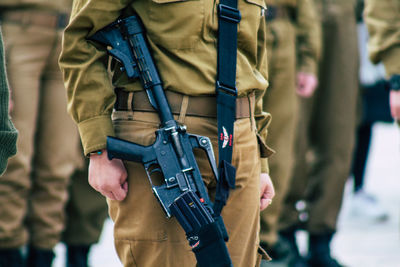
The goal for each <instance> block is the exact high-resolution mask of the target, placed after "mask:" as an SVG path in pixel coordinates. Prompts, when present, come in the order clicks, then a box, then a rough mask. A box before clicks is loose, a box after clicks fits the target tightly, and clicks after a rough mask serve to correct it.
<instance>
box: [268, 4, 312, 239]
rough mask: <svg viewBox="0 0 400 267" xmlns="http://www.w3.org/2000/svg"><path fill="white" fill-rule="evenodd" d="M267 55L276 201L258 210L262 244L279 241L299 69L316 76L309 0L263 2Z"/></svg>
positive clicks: (290, 165) (291, 156) (291, 157)
mask: <svg viewBox="0 0 400 267" xmlns="http://www.w3.org/2000/svg"><path fill="white" fill-rule="evenodd" d="M267 5H268V9H269V10H268V11H267V32H268V35H267V36H268V38H267V51H268V64H269V65H268V72H269V82H270V86H269V88H268V91H267V92H266V94H265V96H264V99H263V100H264V102H263V106H264V110H266V111H267V112H269V113H271V115H272V116H273V120H272V123H271V126H270V129H269V137H268V145H269V146H270V147H272V148H273V149H274V150H276V153H275V154H274V155H273V156H272V157H271V159H270V160H269V167H270V176H271V179H272V181H273V183H274V187H275V197H274V200H273V202H272V204H271V205H270V206H269V207H268V209H266V210H264V211H263V212H261V235H260V239H261V242H262V243H263V245H265V246H266V247H271V246H273V245H274V244H275V242H276V240H277V221H278V218H279V213H280V211H281V206H282V201H283V199H284V196H285V194H286V191H287V187H288V184H289V178H290V177H291V173H292V168H293V163H294V140H295V135H296V128H297V127H296V126H297V121H298V115H297V113H298V99H297V95H296V88H295V84H296V74H297V71H302V72H305V73H310V74H315V75H316V71H317V57H318V54H319V49H320V42H319V41H320V28H319V24H318V21H317V18H316V14H315V9H314V6H313V3H312V2H311V1H309V0H275V1H274V0H269V1H267Z"/></svg>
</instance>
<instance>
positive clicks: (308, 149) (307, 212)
mask: <svg viewBox="0 0 400 267" xmlns="http://www.w3.org/2000/svg"><path fill="white" fill-rule="evenodd" d="M315 3H316V4H317V8H318V10H319V12H318V14H320V17H321V21H322V36H323V37H322V39H323V53H322V62H321V64H320V68H319V87H318V89H317V91H316V93H315V95H314V96H313V97H312V98H311V99H302V100H301V108H300V118H301V119H300V120H299V129H298V136H297V143H296V153H297V158H296V164H295V168H294V171H293V174H292V175H293V178H292V179H291V184H290V185H289V191H288V193H287V195H286V197H285V204H284V208H283V210H282V212H281V213H280V214H281V216H280V222H279V227H280V234H281V235H282V236H283V237H285V238H286V239H287V240H288V241H289V242H290V243H291V244H292V246H291V247H294V248H296V239H295V233H296V231H297V230H298V229H301V228H303V229H305V230H306V231H308V233H309V244H308V248H309V251H308V257H307V263H308V265H309V266H324V267H329V266H340V264H339V263H338V262H337V261H336V260H334V259H333V258H332V257H331V255H330V243H331V240H332V237H333V235H334V233H335V231H336V223H337V218H338V213H339V211H340V207H341V203H342V195H343V189H344V184H345V181H346V180H347V177H348V174H349V171H350V165H351V159H352V153H353V146H354V139H355V138H354V137H355V127H356V105H357V98H358V48H357V29H356V19H355V1H352V0H351V1H349V0H315ZM299 200H305V201H303V202H299ZM304 203H305V205H304ZM302 209H303V210H302ZM299 210H302V212H301V213H300V214H299ZM296 249H297V248H296Z"/></svg>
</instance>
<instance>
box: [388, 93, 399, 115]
mask: <svg viewBox="0 0 400 267" xmlns="http://www.w3.org/2000/svg"><path fill="white" fill-rule="evenodd" d="M390 113H391V114H392V117H393V118H394V119H396V120H400V91H394V90H390Z"/></svg>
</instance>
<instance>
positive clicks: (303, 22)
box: [296, 0, 321, 97]
mask: <svg viewBox="0 0 400 267" xmlns="http://www.w3.org/2000/svg"><path fill="white" fill-rule="evenodd" d="M296 50H297V70H298V74H297V87H296V90H297V93H298V94H299V95H300V96H302V97H310V96H311V95H312V94H313V93H314V90H315V89H316V87H317V84H318V81H317V66H318V60H319V57H320V53H321V24H320V20H319V19H318V17H317V14H316V10H315V6H314V3H313V2H312V1H310V0H299V1H298V2H297V17H296Z"/></svg>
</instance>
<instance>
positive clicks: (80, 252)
mask: <svg viewBox="0 0 400 267" xmlns="http://www.w3.org/2000/svg"><path fill="white" fill-rule="evenodd" d="M89 250H90V246H89V245H81V246H79V245H78V246H73V245H67V267H88V255H89Z"/></svg>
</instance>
